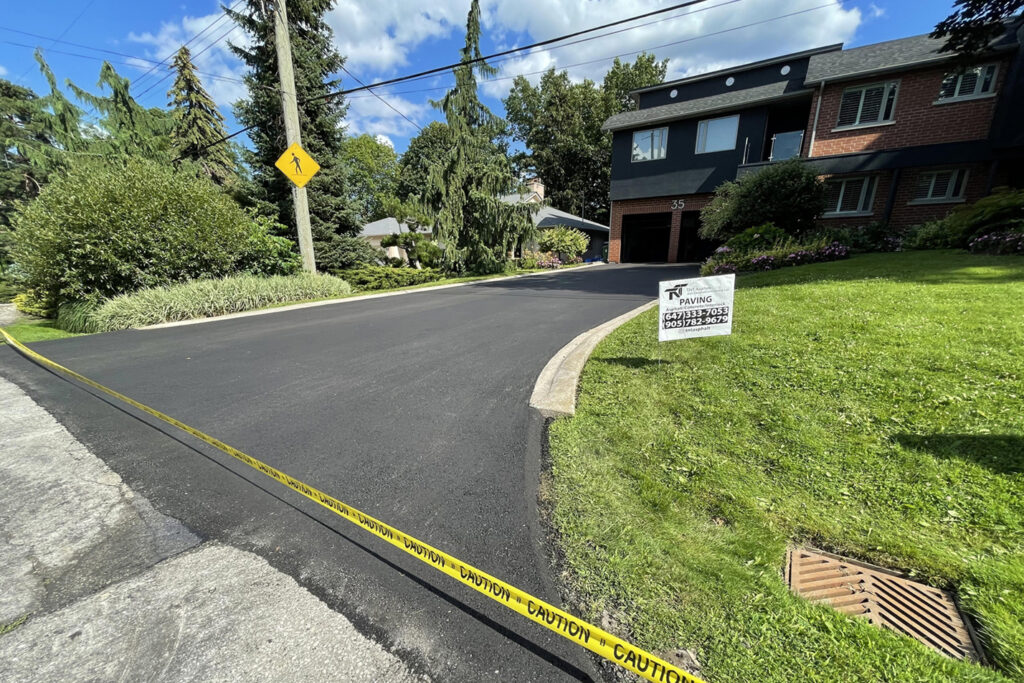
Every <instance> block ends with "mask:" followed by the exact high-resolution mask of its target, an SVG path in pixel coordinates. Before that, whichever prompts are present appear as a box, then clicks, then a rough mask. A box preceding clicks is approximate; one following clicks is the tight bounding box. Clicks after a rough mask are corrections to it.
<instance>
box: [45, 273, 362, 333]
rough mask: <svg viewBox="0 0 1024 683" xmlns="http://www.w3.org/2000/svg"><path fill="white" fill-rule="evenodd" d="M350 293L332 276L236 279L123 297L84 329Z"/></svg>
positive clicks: (134, 324)
mask: <svg viewBox="0 0 1024 683" xmlns="http://www.w3.org/2000/svg"><path fill="white" fill-rule="evenodd" d="M351 293H352V287H351V285H349V284H348V283H347V282H345V281H344V280H341V279H339V278H336V277H331V276H330V275H312V274H309V273H300V274H298V275H289V276H275V277H266V278H264V277H256V276H254V275H235V276H232V277H226V278H221V279H210V280H194V281H192V282H185V283H181V284H175V285H168V286H161V287H150V288H147V289H141V290H139V291H137V292H134V293H132V294H122V295H120V296H116V297H114V298H112V299H110V300H109V301H107V302H106V303H104V304H102V305H101V306H99V307H98V308H96V309H95V310H94V311H93V312H92V313H91V314H88V320H87V322H86V323H85V325H86V326H87V327H86V329H90V328H91V329H90V331H100V332H109V331H111V330H123V329H128V328H131V327H142V326H145V325H155V324H158V323H164V322H173V321H175V320H191V319H194V318H205V317H209V316H214V315H224V314H226V313H240V312H242V311H251V310H255V309H257V308H264V307H266V306H270V305H272V304H281V303H290V302H298V301H309V300H311V299H329V298H332V297H341V296H346V295H348V294H351ZM73 313H77V314H79V315H80V314H81V313H82V311H81V309H79V310H76V311H74V312H73ZM62 314H63V310H62Z"/></svg>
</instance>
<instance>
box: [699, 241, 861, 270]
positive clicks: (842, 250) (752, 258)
mask: <svg viewBox="0 0 1024 683" xmlns="http://www.w3.org/2000/svg"><path fill="white" fill-rule="evenodd" d="M849 255H850V249H849V247H847V246H845V245H843V244H840V243H838V242H829V241H827V240H817V241H814V242H808V243H806V244H803V245H798V244H789V245H783V246H776V247H773V248H772V249H768V250H766V251H761V252H747V253H746V254H732V253H724V254H715V255H713V256H712V257H711V258H709V259H708V260H707V261H705V262H704V265H702V266H701V268H700V274H701V275H723V274H725V273H742V272H749V271H757V270H775V269H776V268H784V267H786V266H802V265H805V264H808V263H819V262H821V261H837V260H839V259H843V258H846V257H847V256H849Z"/></svg>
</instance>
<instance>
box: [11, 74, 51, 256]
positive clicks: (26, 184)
mask: <svg viewBox="0 0 1024 683" xmlns="http://www.w3.org/2000/svg"><path fill="white" fill-rule="evenodd" d="M43 114H44V112H43V111H42V107H41V105H40V98H39V96H38V95H36V94H35V93H34V92H32V91H31V90H29V89H28V88H23V87H21V86H20V85H15V84H14V83H11V82H10V81H6V80H3V79H0V149H2V150H3V157H2V159H0V230H2V229H3V227H4V226H7V225H10V213H11V210H12V209H13V204H14V201H15V200H18V199H27V198H29V197H34V196H35V195H36V194H38V193H39V190H40V188H41V185H42V183H43V182H45V176H46V173H45V171H44V170H41V169H39V168H37V167H35V166H33V164H32V162H31V160H32V156H30V155H32V150H33V149H39V148H42V147H49V146H50V145H51V144H52V142H51V140H50V139H49V137H48V136H47V134H46V124H45V122H44V121H43ZM2 252H3V249H2V247H0V261H3V253H2Z"/></svg>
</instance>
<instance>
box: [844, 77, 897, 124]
mask: <svg viewBox="0 0 1024 683" xmlns="http://www.w3.org/2000/svg"><path fill="white" fill-rule="evenodd" d="M878 86H882V88H883V90H882V106H881V107H879V108H878V118H877V119H875V120H874V121H861V118H860V115H861V113H862V112H863V110H864V93H865V92H867V91H868V90H870V89H871V88H877V87H878ZM858 90H859V91H860V103H859V104H858V105H857V118H856V119H855V120H854V122H853V123H839V117H840V116H841V115H842V111H843V100H844V99H846V93H849V92H854V91H858ZM890 92H892V93H893V96H892V112H891V114H890V118H888V119H886V118H882V117H884V116H885V105H886V102H888V100H889V93H890ZM899 99H900V82H899V80H894V81H877V82H875V83H867V84H866V85H858V86H855V87H853V88H846V89H844V90H843V94H842V95H840V96H839V111H838V112H836V127H835V128H833V129H832V130H850V129H852V128H870V127H872V126H889V125H892V124H893V123H895V122H896V105H897V104H899Z"/></svg>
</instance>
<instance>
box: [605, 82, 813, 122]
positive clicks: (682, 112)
mask: <svg viewBox="0 0 1024 683" xmlns="http://www.w3.org/2000/svg"><path fill="white" fill-rule="evenodd" d="M808 94H810V91H808V90H806V89H804V88H801V87H796V88H794V87H793V85H792V83H791V82H790V81H777V82H775V83H768V84H766V85H759V86H756V87H753V88H744V89H742V90H730V91H728V92H723V93H719V94H717V95H710V96H708V97H698V98H696V99H692V100H684V101H682V102H673V103H672V104H663V105H661V106H660V107H648V108H647V109H637V110H636V111H625V112H622V113H621V114H616V115H615V116H613V117H611V118H610V119H608V120H607V121H605V122H604V125H603V126H601V130H622V129H625V128H636V127H638V126H644V125H654V124H657V123H663V122H665V121H674V120H676V119H685V118H688V117H691V116H696V115H698V114H710V113H712V112H720V111H727V110H729V109H738V108H742V107H749V106H750V105H753V104H757V103H759V102H768V101H771V100H781V99H784V98H787V97H795V96H798V95H808Z"/></svg>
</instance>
